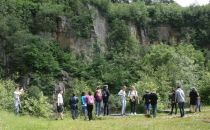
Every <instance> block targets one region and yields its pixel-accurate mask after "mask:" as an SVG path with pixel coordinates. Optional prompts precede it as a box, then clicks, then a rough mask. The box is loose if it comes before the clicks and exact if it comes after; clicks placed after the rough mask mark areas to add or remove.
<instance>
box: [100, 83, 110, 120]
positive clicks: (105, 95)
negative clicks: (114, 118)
mask: <svg viewBox="0 0 210 130" xmlns="http://www.w3.org/2000/svg"><path fill="white" fill-rule="evenodd" d="M109 95H110V93H109V89H108V85H104V87H103V90H102V97H103V104H104V116H105V115H109Z"/></svg>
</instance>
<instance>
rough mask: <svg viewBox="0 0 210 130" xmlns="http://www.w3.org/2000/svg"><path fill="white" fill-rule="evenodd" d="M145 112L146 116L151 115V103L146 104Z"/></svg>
mask: <svg viewBox="0 0 210 130" xmlns="http://www.w3.org/2000/svg"><path fill="white" fill-rule="evenodd" d="M144 110H145V114H146V115H148V114H149V113H150V104H149V103H145V104H144Z"/></svg>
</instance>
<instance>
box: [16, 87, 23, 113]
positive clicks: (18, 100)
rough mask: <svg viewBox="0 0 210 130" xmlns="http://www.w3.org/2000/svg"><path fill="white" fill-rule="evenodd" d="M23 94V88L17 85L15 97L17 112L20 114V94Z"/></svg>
mask: <svg viewBox="0 0 210 130" xmlns="http://www.w3.org/2000/svg"><path fill="white" fill-rule="evenodd" d="M21 94H23V89H20V87H19V86H17V87H16V89H15V91H14V98H15V102H14V103H15V114H16V115H18V114H19V112H20V107H21V103H20V95H21Z"/></svg>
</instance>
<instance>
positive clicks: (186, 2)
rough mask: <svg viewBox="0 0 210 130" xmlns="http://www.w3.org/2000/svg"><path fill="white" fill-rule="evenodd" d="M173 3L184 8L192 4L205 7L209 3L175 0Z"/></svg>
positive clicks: (194, 0)
mask: <svg viewBox="0 0 210 130" xmlns="http://www.w3.org/2000/svg"><path fill="white" fill-rule="evenodd" d="M175 1H176V2H177V3H178V4H180V5H181V6H184V7H186V6H190V5H192V4H199V5H205V4H208V3H209V0H175Z"/></svg>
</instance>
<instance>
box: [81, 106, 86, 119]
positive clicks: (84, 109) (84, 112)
mask: <svg viewBox="0 0 210 130" xmlns="http://www.w3.org/2000/svg"><path fill="white" fill-rule="evenodd" d="M82 112H83V114H84V116H85V119H87V106H82Z"/></svg>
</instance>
